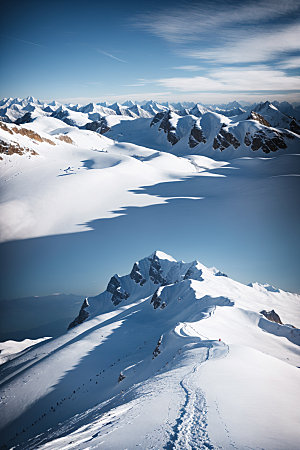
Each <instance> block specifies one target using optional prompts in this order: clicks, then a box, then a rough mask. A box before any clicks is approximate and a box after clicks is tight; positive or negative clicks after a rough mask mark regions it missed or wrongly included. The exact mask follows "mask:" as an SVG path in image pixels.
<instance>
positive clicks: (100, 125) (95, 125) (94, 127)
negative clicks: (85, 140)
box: [85, 117, 110, 134]
mask: <svg viewBox="0 0 300 450" xmlns="http://www.w3.org/2000/svg"><path fill="white" fill-rule="evenodd" d="M85 128H86V130H91V131H97V133H100V134H105V133H107V132H108V131H109V130H110V127H109V126H108V124H107V120H106V119H105V117H103V118H102V119H100V120H94V122H89V123H87V124H86V125H85Z"/></svg>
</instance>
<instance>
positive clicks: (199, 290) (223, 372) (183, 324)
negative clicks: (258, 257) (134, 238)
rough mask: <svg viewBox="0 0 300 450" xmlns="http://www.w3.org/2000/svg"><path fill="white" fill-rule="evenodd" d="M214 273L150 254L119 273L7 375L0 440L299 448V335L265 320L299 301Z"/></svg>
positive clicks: (294, 312)
mask: <svg viewBox="0 0 300 450" xmlns="http://www.w3.org/2000/svg"><path fill="white" fill-rule="evenodd" d="M219 273H220V272H219V271H217V269H215V268H207V267H205V266H204V265H203V264H201V263H199V262H198V261H193V262H192V263H184V262H182V261H179V262H177V261H176V260H175V259H174V258H172V257H170V256H169V255H166V254H165V253H164V252H161V251H156V252H154V253H153V254H151V255H150V256H149V257H146V258H144V259H142V260H141V261H138V262H136V263H135V264H134V266H133V268H132V271H131V273H130V274H129V275H126V276H123V277H119V276H118V275H114V276H113V277H112V278H111V280H110V282H109V284H108V286H107V290H106V291H105V292H103V293H102V294H100V295H98V296H97V297H94V298H89V299H88V305H87V308H86V310H87V311H88V313H89V315H88V317H87V319H86V320H85V321H84V322H83V323H82V324H81V325H78V326H75V327H74V328H72V329H71V330H70V331H69V332H67V333H66V334H65V335H63V336H61V337H59V338H57V339H52V340H49V341H48V342H45V343H43V344H40V345H39V346H37V347H34V348H32V349H31V350H29V351H27V352H26V353H24V354H22V355H19V356H17V357H16V358H15V359H14V360H12V361H10V362H9V363H7V364H5V365H4V366H2V371H1V384H0V386H1V388H0V395H1V402H2V405H3V406H5V408H4V409H3V415H2V427H3V431H4V434H3V436H5V438H4V441H3V442H5V443H6V444H7V445H8V446H9V447H10V446H13V445H14V446H15V448H26V449H34V448H45V449H57V448H60V449H62V448H75V449H83V448H105V449H119V448H135V447H136V446H140V447H142V448H175V449H183V448H184V449H194V448H203V449H204V448H229V447H231V446H233V447H235V448H265V449H270V450H271V449H272V450H274V449H282V450H283V449H286V448H289V449H296V448H297V446H298V442H299V437H300V435H299V427H298V426H297V423H298V420H299V414H298V404H297V401H298V395H299V393H300V392H299V370H298V369H297V366H299V364H300V352H299V329H297V328H292V327H290V326H288V325H280V324H274V323H273V322H269V321H268V320H267V319H265V318H264V317H263V316H262V315H261V314H260V311H261V310H262V309H263V308H265V309H270V308H276V309H278V310H279V309H280V308H279V307H280V305H281V308H282V309H281V311H280V315H281V316H282V320H283V322H284V323H285V322H286V320H290V319H291V318H292V317H294V318H296V317H300V314H299V308H300V303H299V296H298V295H296V294H291V293H286V292H284V291H279V292H274V291H268V290H266V289H265V290H257V289H255V288H254V287H251V286H246V285H243V284H241V283H238V282H236V281H234V280H231V279H230V278H229V277H226V276H224V274H223V275H219ZM125 292H126V295H123V294H124V293H125ZM117 299H118V301H116V300H117ZM262 322H263V324H262ZM266 323H270V324H271V325H270V327H268V326H267V325H266ZM294 323H295V325H297V324H296V321H294ZM273 326H274V327H276V330H277V329H282V330H285V331H284V332H282V333H278V332H273V331H274V330H273V328H272V327H273ZM287 329H290V334H288V333H287V332H286V330H287ZM292 335H293V338H292V339H291V336H292Z"/></svg>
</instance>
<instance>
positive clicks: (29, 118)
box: [15, 112, 32, 125]
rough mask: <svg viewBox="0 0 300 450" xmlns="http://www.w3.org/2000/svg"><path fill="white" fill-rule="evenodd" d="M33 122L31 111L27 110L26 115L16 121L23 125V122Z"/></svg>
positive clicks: (17, 123)
mask: <svg viewBox="0 0 300 450" xmlns="http://www.w3.org/2000/svg"><path fill="white" fill-rule="evenodd" d="M30 122H32V116H31V112H27V113H26V114H24V116H22V117H20V118H19V119H17V120H16V121H15V124H16V125H22V123H30Z"/></svg>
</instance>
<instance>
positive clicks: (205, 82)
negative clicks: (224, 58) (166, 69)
mask: <svg viewBox="0 0 300 450" xmlns="http://www.w3.org/2000/svg"><path fill="white" fill-rule="evenodd" d="M157 82H158V84H159V85H161V86H164V87H165V88H167V89H172V90H176V91H184V92H199V93H200V92H216V91H227V92H250V91H255V92H259V91H270V92H274V91H299V92H300V76H288V75H287V74H286V73H285V72H284V71H282V70H272V69H269V68H268V67H267V66H255V67H252V68H247V69H245V68H243V69H242V68H237V69H236V68H235V69H234V68H228V69H222V70H215V71H211V72H210V73H209V74H208V75H207V76H205V77H203V76H195V77H172V78H162V79H159V80H157Z"/></svg>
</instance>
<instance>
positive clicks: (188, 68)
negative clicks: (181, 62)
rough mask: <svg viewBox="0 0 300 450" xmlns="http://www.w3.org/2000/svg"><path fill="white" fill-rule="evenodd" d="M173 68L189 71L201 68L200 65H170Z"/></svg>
mask: <svg viewBox="0 0 300 450" xmlns="http://www.w3.org/2000/svg"><path fill="white" fill-rule="evenodd" d="M172 69H174V70H188V71H190V72H196V71H197V70H201V67H199V66H178V67H172Z"/></svg>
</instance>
